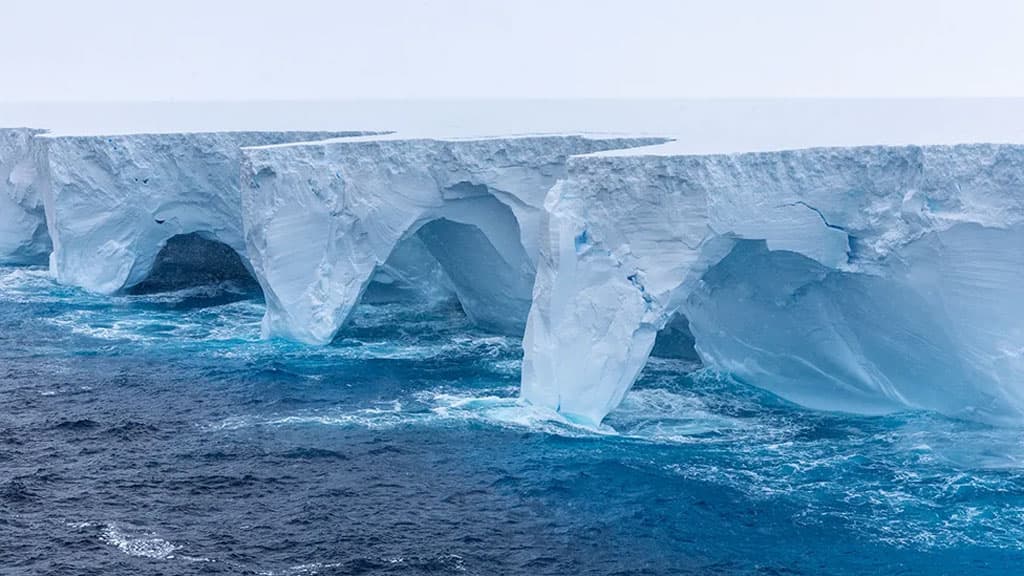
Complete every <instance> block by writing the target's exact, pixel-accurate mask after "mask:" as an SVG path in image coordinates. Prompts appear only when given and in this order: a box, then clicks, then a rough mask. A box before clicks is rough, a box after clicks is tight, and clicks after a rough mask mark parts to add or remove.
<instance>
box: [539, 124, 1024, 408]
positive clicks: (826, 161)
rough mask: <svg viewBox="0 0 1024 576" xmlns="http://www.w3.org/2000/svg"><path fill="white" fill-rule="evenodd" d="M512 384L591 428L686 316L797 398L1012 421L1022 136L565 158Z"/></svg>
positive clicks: (699, 334)
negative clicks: (516, 381)
mask: <svg viewBox="0 0 1024 576" xmlns="http://www.w3.org/2000/svg"><path fill="white" fill-rule="evenodd" d="M568 166H569V167H568V177H567V178H566V179H565V180H564V181H562V182H560V183H559V184H558V185H556V186H555V187H554V188H553V189H552V190H551V192H550V194H549V195H548V198H547V201H546V207H547V208H548V210H550V212H551V217H550V225H549V229H548V234H547V237H546V242H545V243H544V244H542V250H541V258H540V263H539V268H538V274H537V283H536V286H535V291H534V305H533V308H532V310H531V314H530V320H529V324H528V326H527V331H526V336H525V339H524V348H525V358H524V365H523V376H522V377H523V390H522V394H523V396H524V398H526V399H528V400H529V401H531V402H533V403H536V404H540V405H544V406H549V407H551V408H555V409H558V410H559V411H561V412H563V413H566V414H569V415H572V416H574V417H577V418H580V419H582V420H585V421H588V422H592V423H593V422H600V421H601V419H602V418H604V416H605V415H606V414H607V413H608V412H609V411H610V410H612V409H613V408H614V407H615V406H617V405H618V403H619V402H620V401H621V400H622V398H623V396H624V394H625V393H626V391H627V390H628V389H629V388H630V386H631V385H632V384H633V382H634V381H635V380H636V379H637V377H638V375H639V374H640V371H641V369H642V368H643V366H644V364H645V361H646V359H647V356H648V354H649V353H650V350H651V347H652V346H653V343H654V339H655V335H656V334H657V332H658V330H660V329H661V328H662V327H663V326H664V325H665V323H666V322H667V321H668V320H669V319H670V318H672V317H673V315H676V314H682V315H685V317H686V318H687V319H688V320H689V326H690V330H691V332H692V334H693V336H694V338H695V340H696V349H697V351H698V353H699V355H700V357H701V359H702V360H703V361H704V363H705V365H706V366H707V367H709V368H711V369H716V370H719V371H721V372H723V373H727V374H731V375H733V376H735V377H738V378H740V379H742V380H744V381H747V382H750V383H752V384H755V385H757V386H761V387H764V388H767V389H769V390H771V391H773V392H775V393H777V394H779V395H780V396H782V397H784V398H787V399H789V400H792V401H795V402H798V403H800V404H803V405H806V406H810V407H813V408H819V409H826V410H846V411H853V412H861V413H883V412H890V411H894V410H900V409H907V408H916V409H928V410H936V411H939V412H943V413H946V414H950V415H955V416H966V417H972V418H982V419H986V420H996V421H1002V422H1011V423H1016V424H1020V423H1021V422H1022V414H1024V305H1022V304H1021V302H1022V301H1024V254H1022V252H1021V250H1020V248H1021V246H1024V147H1022V146H1017V145H992V144H976V145H960V146H924V147H918V146H907V147H877V146H875V147H855V148H816V149H807V150H798V151H785V152H767V153H749V154H738V155H678V154H673V153H672V150H671V145H666V146H663V147H654V148H645V149H638V150H636V151H633V152H632V153H630V152H617V153H613V154H595V155H591V156H585V157H576V158H573V159H571V160H570V161H569V165H568Z"/></svg>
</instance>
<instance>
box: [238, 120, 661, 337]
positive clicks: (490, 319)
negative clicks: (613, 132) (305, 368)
mask: <svg viewBox="0 0 1024 576" xmlns="http://www.w3.org/2000/svg"><path fill="white" fill-rule="evenodd" d="M665 141H667V140H666V139H665V138H628V137H598V136H581V135H550V136H517V137H504V138H465V139H462V138H460V139H431V138H418V139H406V138H402V137H401V136H400V135H399V136H385V137H372V138H357V139H352V140H332V141H327V142H312V143H298V144H287V145H280V146H265V147H250V148H246V149H245V150H244V151H243V154H244V160H243V193H242V198H243V220H244V222H245V233H246V245H247V253H248V256H249V259H250V262H251V264H252V267H253V270H254V274H255V276H256V278H257V279H258V280H259V281H260V284H261V286H262V288H263V291H264V295H265V297H266V301H267V313H266V316H265V317H264V322H263V332H264V336H281V337H286V338H291V339H295V340H299V341H302V342H308V343H316V344H323V343H327V342H329V341H330V340H331V339H332V338H333V337H334V336H335V334H336V333H337V332H338V330H339V329H340V328H341V327H342V325H343V324H344V323H345V321H346V320H347V319H348V317H349V315H350V313H351V311H352V309H353V307H354V306H355V304H356V303H357V302H358V301H359V299H360V297H361V295H362V294H363V291H364V290H365V289H366V286H367V284H368V283H369V281H370V279H371V277H372V276H373V274H374V272H375V271H376V270H377V269H378V268H379V267H381V266H382V265H383V264H384V263H385V262H386V261H387V260H388V259H389V257H390V255H391V254H392V252H393V251H395V249H396V247H397V246H399V245H400V244H401V243H403V241H406V240H408V239H410V238H412V237H414V236H415V237H416V238H417V239H418V241H419V242H422V243H423V244H424V245H426V247H427V248H428V250H429V251H430V253H431V254H433V256H434V257H435V258H436V259H437V260H438V261H439V262H440V263H441V265H442V267H443V268H444V270H445V272H446V273H447V275H448V277H449V278H450V280H451V282H452V284H453V285H454V289H455V293H456V295H457V297H458V299H459V302H460V303H461V305H462V307H463V310H465V312H466V314H467V315H468V316H469V317H470V319H472V320H473V321H474V322H475V323H476V324H477V325H479V326H482V327H484V328H486V329H490V330H493V331H497V332H505V333H512V334H521V333H522V330H523V326H524V325H525V322H526V316H527V314H528V311H529V307H530V303H531V297H532V288H533V277H534V274H535V270H536V268H535V262H536V255H537V249H538V241H539V239H540V236H541V231H542V228H543V221H544V218H545V214H544V210H543V202H544V197H545V195H546V193H547V191H548V190H549V189H550V187H551V186H552V184H554V182H555V181H556V180H558V179H559V178H561V177H563V176H564V175H565V163H566V160H567V159H568V157H569V156H571V155H573V154H583V153H590V152H595V151H600V150H607V149H611V148H622V147H630V146H640V145H646V144H654V143H660V142H665Z"/></svg>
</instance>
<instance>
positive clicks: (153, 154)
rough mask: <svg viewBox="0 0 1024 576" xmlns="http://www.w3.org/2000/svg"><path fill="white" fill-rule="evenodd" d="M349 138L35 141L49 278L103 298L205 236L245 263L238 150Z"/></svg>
mask: <svg viewBox="0 0 1024 576" xmlns="http://www.w3.org/2000/svg"><path fill="white" fill-rule="evenodd" d="M355 134H359V133H353V132H344V133H339V132H208V133H171V134H129V135H109V136H65V135H61V136H56V135H55V136H49V135H47V136H41V137H38V138H37V140H38V141H40V142H41V143H42V144H43V146H42V150H41V152H40V154H38V158H37V162H36V165H37V166H36V169H37V171H38V173H39V174H40V181H41V188H42V198H43V203H44V205H45V209H46V221H47V226H48V228H49V233H50V238H51V239H52V241H53V252H52V253H51V254H50V269H51V272H52V273H53V274H54V276H55V277H56V279H57V281H58V282H60V283H62V284H70V285H74V286H79V287H82V288H85V289H87V290H90V291H93V292H99V293H105V294H109V293H113V292H117V291H119V290H121V289H123V288H127V287H131V286H133V285H135V284H137V283H139V282H141V281H142V280H143V279H145V278H146V277H147V276H148V275H149V272H150V269H151V268H152V266H153V263H154V261H155V259H156V257H157V254H158V253H159V252H160V250H161V249H162V248H163V247H164V245H165V243H166V242H167V241H168V239H170V238H172V237H174V236H178V235H182V234H190V233H194V232H202V233H203V234H204V235H206V236H207V237H208V238H210V239H212V240H216V241H218V242H221V243H223V244H226V245H228V246H230V247H231V248H233V249H234V250H235V251H236V252H238V253H239V254H245V241H244V238H243V235H242V218H241V200H240V197H239V195H240V193H239V185H238V170H239V157H240V152H239V148H240V147H241V146H246V145H254V144H273V143H280V142H289V141H295V140H311V139H320V138H328V137H333V136H348V135H355Z"/></svg>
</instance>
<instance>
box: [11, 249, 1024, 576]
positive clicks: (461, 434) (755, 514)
mask: <svg viewBox="0 0 1024 576" xmlns="http://www.w3.org/2000/svg"><path fill="white" fill-rule="evenodd" d="M262 313H263V305H262V301H261V300H260V297H259V294H258V291H254V290H253V289H252V288H251V287H250V286H247V285H244V284H239V283H233V282H221V283H217V284H212V285H208V286H199V287H193V288H187V289H181V290H176V291H172V292H166V293H156V294H145V295H124V296H116V297H112V298H104V297H98V296H91V295H88V294H85V293H83V292H80V291H78V290H75V289H70V288H66V287H60V286H57V285H55V284H54V283H53V282H52V281H51V280H50V279H49V276H48V274H47V273H46V271H45V270H43V269H38V268H0V574H4V575H6V574H81V575H87V574H104V575H106V574H266V575H271V574H273V575H311V574H325V575H330V574H480V575H491V574H601V575H604V574H722V575H726V574H765V575H768V574H786V575H795V574H958V575H959V574H1022V573H1024V435H1022V431H1021V430H1019V429H1008V428H995V427H990V426H985V425H981V424H975V423H970V422H963V421H956V420H950V419H945V418H942V417H940V416H937V415H934V414H927V413H906V414H897V415H893V416H887V417H871V418H868V417H857V416H850V415H843V414H831V413H821V412H813V411H807V410H803V409H800V408H797V407H794V406H792V405H789V404H787V403H785V402H782V401H781V400H778V399H777V398H775V397H772V396H771V395H768V394H766V393H764V392H760V391H758V390H757V389H755V388H751V387H748V386H744V385H742V384H739V383H735V382H732V381H730V380H729V379H728V378H726V377H722V376H719V375H715V374H710V373H706V372H702V371H696V372H693V369H694V366H693V365H690V364H687V363H685V362H683V361H680V360H667V359H655V360H653V361H652V363H651V364H650V365H649V367H648V368H647V369H646V370H645V372H644V375H643V378H642V380H641V382H639V384H638V386H637V388H636V389H635V390H634V391H633V392H632V393H631V394H630V395H629V397H628V398H627V400H626V402H625V404H624V405H623V406H622V407H621V408H620V409H618V410H617V411H615V412H614V413H613V414H612V415H610V416H609V418H608V419H607V421H606V426H605V427H604V428H601V429H598V430H593V429H586V428H580V427H577V426H574V425H572V424H571V423H568V422H564V421H562V420H560V419H559V418H558V417H557V416H556V415H553V414H549V413H546V412H544V411H541V410H537V409H533V408H530V407H528V406H522V405H520V404H518V403H517V401H516V395H517V385H518V376H519V372H518V371H519V360H520V358H521V350H520V342H519V341H518V340H517V339H514V338H507V337H497V336H492V335H487V334H483V333H480V332H478V331H475V330H474V329H473V328H472V327H471V326H470V325H469V323H468V322H467V321H466V319H465V317H464V316H463V315H462V314H461V312H460V311H459V310H458V308H457V307H446V308H440V309H429V310H427V309H421V308H418V307H416V306H415V305H412V304H405V305H401V304H387V305H368V304H364V305H361V306H360V307H359V308H358V310H357V312H356V317H355V319H354V321H353V323H352V325H351V326H350V327H348V328H347V329H346V330H345V332H344V333H343V334H342V335H341V336H340V337H339V338H338V339H337V340H336V341H335V342H334V344H332V345H331V346H329V347H325V348H315V347H305V346H300V345H295V344H290V343H286V342H281V341H269V342H267V341H261V340H260V339H259V321H260V318H261V316H262Z"/></svg>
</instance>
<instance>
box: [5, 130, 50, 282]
mask: <svg viewBox="0 0 1024 576" xmlns="http://www.w3.org/2000/svg"><path fill="white" fill-rule="evenodd" d="M42 132H43V130H35V129H31V128H0V264H37V263H40V262H45V261H46V256H47V254H49V253H50V237H49V236H48V235H47V233H46V215H45V213H44V210H43V201H42V197H41V196H40V191H39V182H38V176H37V173H36V167H35V157H36V154H37V146H38V142H37V140H36V139H35V136H36V135H37V134H41V133H42Z"/></svg>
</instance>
